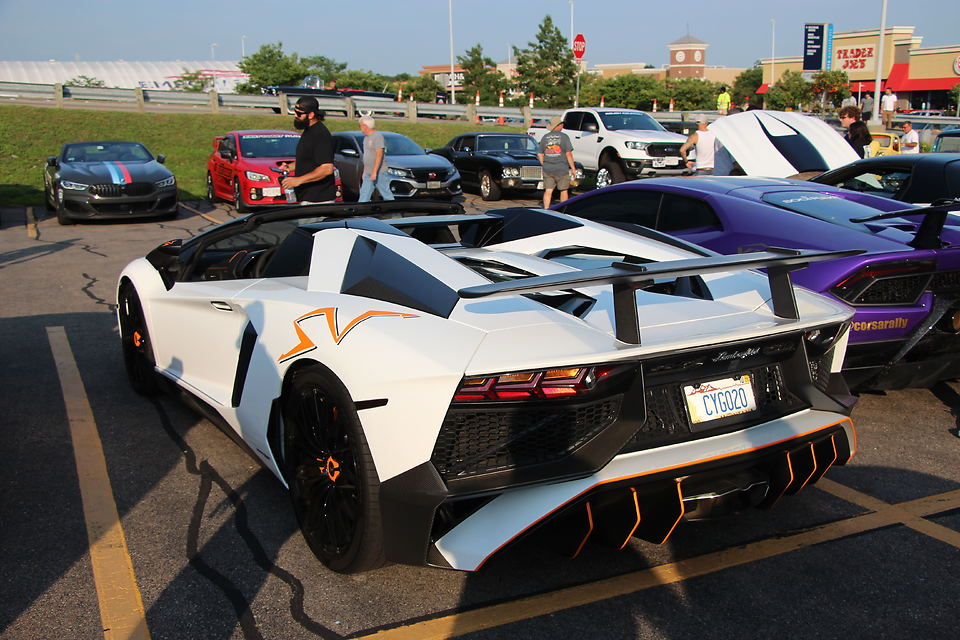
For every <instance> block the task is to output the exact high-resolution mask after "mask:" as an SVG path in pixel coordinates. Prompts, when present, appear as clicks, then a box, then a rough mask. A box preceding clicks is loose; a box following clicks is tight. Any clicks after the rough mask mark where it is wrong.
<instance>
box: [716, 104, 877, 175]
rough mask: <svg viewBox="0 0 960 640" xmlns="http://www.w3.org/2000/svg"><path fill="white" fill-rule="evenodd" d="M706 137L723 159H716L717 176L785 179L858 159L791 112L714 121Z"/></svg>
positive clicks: (824, 128)
mask: <svg viewBox="0 0 960 640" xmlns="http://www.w3.org/2000/svg"><path fill="white" fill-rule="evenodd" d="M709 129H710V131H712V132H713V133H714V135H716V136H717V140H718V141H719V142H720V144H722V145H723V147H724V149H725V151H726V152H725V153H723V152H721V153H718V154H717V158H716V168H717V173H718V174H719V175H731V174H734V170H733V169H734V167H733V163H736V164H738V165H739V166H740V168H741V169H742V170H743V173H744V174H746V175H748V176H766V177H770V178H788V177H790V176H795V175H797V174H800V173H804V172H808V171H816V172H818V173H819V172H823V171H828V170H830V169H836V168H837V167H841V166H843V165H845V164H849V163H851V162H853V161H855V160H859V156H858V155H857V154H856V152H855V151H854V150H853V148H852V147H851V146H850V145H849V144H848V143H847V141H846V140H844V139H843V137H842V136H841V135H840V134H839V133H837V132H836V131H834V130H833V128H832V127H831V126H830V125H828V124H827V123H826V122H824V121H822V120H820V119H818V118H815V117H813V116H807V115H803V114H801V113H797V112H792V111H760V110H757V111H744V112H742V113H736V114H733V115H730V116H724V117H722V118H719V119H718V120H716V121H714V122H713V123H712V124H711V125H710V127H709Z"/></svg>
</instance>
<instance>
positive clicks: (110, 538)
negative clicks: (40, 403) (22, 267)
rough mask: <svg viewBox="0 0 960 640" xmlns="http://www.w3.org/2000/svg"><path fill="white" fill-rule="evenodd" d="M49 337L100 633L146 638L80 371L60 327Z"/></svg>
mask: <svg viewBox="0 0 960 640" xmlns="http://www.w3.org/2000/svg"><path fill="white" fill-rule="evenodd" d="M47 339H48V340H49V342H50V349H51V351H53V359H54V363H55V364H56V367H57V375H58V376H59V377H60V387H61V389H62V391H63V400H64V403H65V405H66V408H67V421H68V422H69V424H70V437H71V439H72V440H73V455H74V459H75V460H76V464H77V477H78V479H79V483H80V497H81V500H82V502H83V516H84V519H85V520H86V525H87V539H88V540H89V543H90V563H91V564H92V565H93V580H94V583H95V584H96V587H97V599H98V600H99V603H100V622H101V623H102V626H103V637H104V638H105V639H106V640H149V638H150V631H149V630H148V629H147V619H146V616H145V615H144V610H143V601H142V600H141V599H140V590H139V588H138V587H137V580H136V577H135V576H134V574H133V563H132V562H131V560H130V554H129V553H128V552H127V540H126V537H125V536H124V535H123V527H122V526H121V524H120V517H119V515H118V514H117V504H116V501H115V500H114V497H113V488H112V487H111V486H110V476H109V475H108V474H107V463H106V460H105V459H104V456H103V445H102V444H101V441H100V434H99V432H98V431H97V424H96V422H94V419H93V411H92V410H91V408H90V403H89V401H88V400H87V393H86V390H85V389H84V387H83V380H81V378H80V371H79V369H78V368H77V363H76V361H75V360H74V358H73V351H72V350H71V349H70V343H69V341H68V340H67V333H66V331H64V328H63V327H47Z"/></svg>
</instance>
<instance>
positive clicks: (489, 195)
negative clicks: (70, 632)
mask: <svg viewBox="0 0 960 640" xmlns="http://www.w3.org/2000/svg"><path fill="white" fill-rule="evenodd" d="M501 192H502V190H501V189H500V185H499V184H497V181H496V180H494V179H493V176H491V175H490V172H489V171H483V172H481V173H480V197H481V198H483V199H484V200H486V201H487V202H490V201H491V200H499V199H500V194H501Z"/></svg>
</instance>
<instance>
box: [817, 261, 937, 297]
mask: <svg viewBox="0 0 960 640" xmlns="http://www.w3.org/2000/svg"><path fill="white" fill-rule="evenodd" d="M933 269H934V264H933V262H930V261H922V262H897V263H886V264H873V265H869V266H866V267H864V268H863V269H860V270H859V271H857V272H856V273H854V274H853V275H850V276H848V277H846V278H844V279H843V280H841V281H840V282H839V283H838V284H837V285H836V286H834V287H833V288H832V289H831V290H830V291H831V292H832V293H833V294H834V295H835V296H837V297H838V298H840V299H841V300H843V301H845V302H848V303H850V304H852V305H891V304H913V303H915V302H916V301H917V299H918V298H919V297H920V295H921V294H922V293H923V292H924V291H925V290H926V289H927V285H928V284H929V282H930V277H931V275H932V274H933Z"/></svg>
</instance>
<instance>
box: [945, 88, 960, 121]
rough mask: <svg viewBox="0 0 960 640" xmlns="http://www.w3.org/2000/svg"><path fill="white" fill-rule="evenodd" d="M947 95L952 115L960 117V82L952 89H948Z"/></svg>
mask: <svg viewBox="0 0 960 640" xmlns="http://www.w3.org/2000/svg"><path fill="white" fill-rule="evenodd" d="M947 95H949V96H950V100H951V101H952V102H953V108H954V115H957V116H960V82H958V83H957V84H955V85H953V88H952V89H950V92H949V93H948V94H947Z"/></svg>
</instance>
